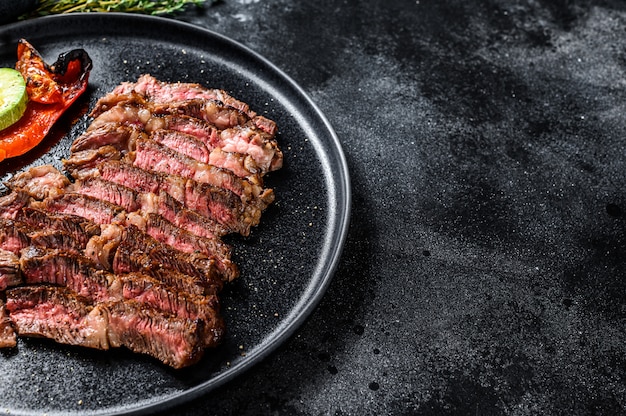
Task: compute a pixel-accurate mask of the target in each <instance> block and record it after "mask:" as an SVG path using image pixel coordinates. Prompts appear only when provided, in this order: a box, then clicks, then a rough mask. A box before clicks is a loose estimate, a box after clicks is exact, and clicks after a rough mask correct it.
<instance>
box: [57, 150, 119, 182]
mask: <svg viewBox="0 0 626 416" xmlns="http://www.w3.org/2000/svg"><path fill="white" fill-rule="evenodd" d="M121 158H122V153H121V152H120V151H119V150H117V149H116V148H115V147H113V146H109V145H107V146H102V147H99V148H97V149H87V150H81V151H79V152H75V153H72V155H71V156H70V158H69V159H65V160H63V167H64V169H65V170H66V171H68V172H69V174H70V175H72V177H73V178H74V179H82V178H85V177H90V176H94V175H96V174H97V173H98V166H99V165H100V164H101V163H103V162H105V161H107V160H120V159H121Z"/></svg>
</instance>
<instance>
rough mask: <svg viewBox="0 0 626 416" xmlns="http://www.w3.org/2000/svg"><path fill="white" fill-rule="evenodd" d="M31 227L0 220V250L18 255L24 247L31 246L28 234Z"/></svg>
mask: <svg viewBox="0 0 626 416" xmlns="http://www.w3.org/2000/svg"><path fill="white" fill-rule="evenodd" d="M31 231H32V227H29V226H27V225H26V224H22V223H21V222H19V221H15V220H8V219H4V218H0V249H2V250H6V251H10V252H12V253H15V254H17V253H19V252H20V250H21V249H23V248H24V247H28V246H29V245H31V242H30V236H29V235H28V233H29V232H31Z"/></svg>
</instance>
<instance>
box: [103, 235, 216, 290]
mask: <svg viewBox="0 0 626 416" xmlns="http://www.w3.org/2000/svg"><path fill="white" fill-rule="evenodd" d="M159 267H160V268H165V269H169V270H174V271H177V272H180V273H183V274H187V275H189V276H193V277H197V278H200V279H202V280H203V282H204V284H205V285H206V286H207V287H211V286H214V285H215V284H216V283H215V281H221V280H222V279H221V274H220V273H219V271H218V269H217V268H216V265H215V260H213V259H210V258H208V257H207V256H205V255H203V254H201V253H183V252H181V251H178V250H176V249H174V248H172V247H169V246H167V245H166V244H163V243H161V242H159V241H157V240H155V239H154V238H152V237H150V236H149V235H147V234H146V233H144V232H142V231H141V230H139V229H138V228H137V227H135V226H134V225H128V226H127V227H126V228H124V230H123V232H122V239H121V241H120V244H119V246H118V248H117V250H116V252H115V256H114V258H113V272H114V273H118V274H120V273H129V272H141V271H143V270H144V269H148V270H149V269H152V268H159Z"/></svg>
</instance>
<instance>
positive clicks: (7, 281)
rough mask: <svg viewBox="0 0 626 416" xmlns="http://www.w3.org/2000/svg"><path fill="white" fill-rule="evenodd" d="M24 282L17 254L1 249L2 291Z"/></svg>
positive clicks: (0, 283) (0, 271)
mask: <svg viewBox="0 0 626 416" xmlns="http://www.w3.org/2000/svg"><path fill="white" fill-rule="evenodd" d="M22 281H23V280H22V274H21V273H20V261H19V257H18V256H17V255H16V254H15V253H12V252H10V251H7V250H1V249H0V290H5V289H6V288H7V287H13V286H17V285H19V284H21V283H22ZM0 326H1V323H0Z"/></svg>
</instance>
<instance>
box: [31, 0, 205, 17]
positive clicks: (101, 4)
mask: <svg viewBox="0 0 626 416" xmlns="http://www.w3.org/2000/svg"><path fill="white" fill-rule="evenodd" d="M205 2H206V1H205V0H164V1H147V0H41V1H40V2H39V5H38V6H37V8H36V9H35V11H34V12H33V14H32V15H33V16H46V15H50V14H63V13H76V12H125V13H142V14H152V15H167V14H173V13H176V12H179V11H182V10H183V9H184V8H185V7H186V6H187V5H189V4H195V5H196V6H202V5H204V3H205Z"/></svg>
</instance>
